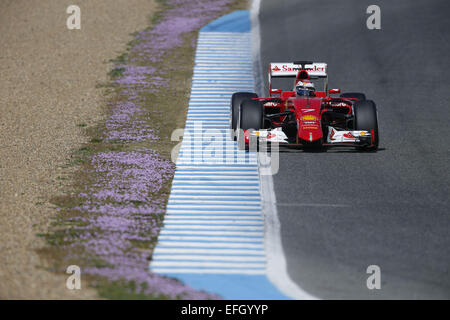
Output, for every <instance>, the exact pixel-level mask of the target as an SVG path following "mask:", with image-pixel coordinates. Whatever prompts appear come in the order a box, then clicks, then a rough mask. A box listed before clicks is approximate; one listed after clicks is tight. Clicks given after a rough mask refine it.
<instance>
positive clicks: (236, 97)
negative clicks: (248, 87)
mask: <svg viewBox="0 0 450 320" xmlns="http://www.w3.org/2000/svg"><path fill="white" fill-rule="evenodd" d="M253 98H258V95H257V94H256V93H253V92H236V93H233V95H232V96H231V126H230V127H231V136H232V138H233V139H234V140H236V129H237V124H238V123H237V121H238V116H239V107H240V106H241V103H242V102H243V101H245V100H250V99H253Z"/></svg>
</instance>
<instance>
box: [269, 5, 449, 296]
mask: <svg viewBox="0 0 450 320" xmlns="http://www.w3.org/2000/svg"><path fill="white" fill-rule="evenodd" d="M371 4H377V5H379V6H380V7H381V27H382V29H381V30H368V29H367V27H366V19H367V17H368V15H367V14H366V8H367V7H368V6H369V5H371ZM449 14H450V2H449V1H445V0H440V1H438V0H433V1H430V0H420V1H417V0H415V1H405V0H403V1H399V0H397V1H361V0H353V1H333V0H329V1H312V0H303V1H299V0H277V1H269V0H263V1H262V3H261V11H260V24H261V30H260V32H261V62H262V66H263V70H262V72H264V74H263V76H264V77H265V76H266V75H265V72H266V70H267V69H266V68H267V65H268V63H269V62H270V61H274V62H282V61H286V62H289V61H294V60H298V59H302V60H303V59H304V60H306V59H312V60H314V61H318V62H327V63H328V71H329V78H330V88H332V87H337V88H341V89H342V92H349V91H359V92H365V93H366V95H367V96H368V98H369V99H373V100H374V101H375V102H376V104H377V107H378V114H379V128H380V150H379V151H378V152H377V153H357V152H354V151H353V150H346V151H344V150H342V149H339V150H336V149H334V150H328V151H327V152H304V151H302V150H295V149H284V150H282V152H281V154H280V171H279V173H278V174H277V175H275V176H274V186H275V190H276V198H277V208H278V215H279V218H280V221H281V233H282V235H281V237H282V242H283V248H284V251H285V254H286V259H287V263H288V273H289V275H290V276H291V278H292V279H293V281H294V282H296V283H297V284H299V285H300V286H301V287H302V288H303V289H305V290H306V291H308V292H309V293H311V294H313V295H316V296H317V297H319V298H336V299H346V298H361V299H366V298H369V299H370V298H375V299H376V298H388V299H391V298H393V299H398V298H406V299H421V298H425V299H428V298H446V299H448V298H450V274H449V265H450V249H449V248H450V232H449V231H450V229H449V227H450V212H449V194H450V193H449V182H450V181H449V180H450V179H449V172H450V168H449V137H450V130H449V110H450V108H449V98H448V94H449V93H450V81H449V74H450V62H449V58H448V52H449V49H450V48H449V42H450V41H449V40H450V36H449V34H450V20H449V19H448V15H449ZM369 265H378V266H379V267H380V268H381V289H380V290H368V289H367V287H366V279H367V277H368V276H369V275H368V274H366V268H367V266H369Z"/></svg>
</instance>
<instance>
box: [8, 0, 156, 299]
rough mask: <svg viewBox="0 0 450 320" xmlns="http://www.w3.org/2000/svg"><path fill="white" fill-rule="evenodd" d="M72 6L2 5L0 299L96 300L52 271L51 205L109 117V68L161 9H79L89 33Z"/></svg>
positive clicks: (127, 5)
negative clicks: (74, 159)
mask: <svg viewBox="0 0 450 320" xmlns="http://www.w3.org/2000/svg"><path fill="white" fill-rule="evenodd" d="M72 2H73V1H65V0H59V1H55V0H45V1H44V0H39V1H29V0H3V1H1V2H0V34H1V35H2V36H1V37H0V47H1V48H2V50H1V52H0V74H1V75H2V76H1V77H0V111H1V112H0V153H1V156H0V193H1V206H0V298H9V299H18V298H25V299H64V298H67V299H73V298H84V299H86V298H93V297H96V293H95V292H94V291H91V290H87V289H83V290H74V291H70V290H67V289H66V287H65V281H66V278H65V277H64V276H61V275H56V274H54V273H50V272H48V271H46V270H45V267H46V266H48V265H49V264H48V262H46V261H43V260H42V258H41V257H39V256H38V255H37V254H36V252H35V250H36V249H39V248H42V247H43V246H44V244H45V241H44V240H43V239H40V238H38V237H36V233H39V232H46V231H47V228H48V225H49V223H50V221H51V220H50V217H52V216H54V215H55V213H56V210H55V209H54V207H52V206H51V205H50V204H49V203H48V199H50V198H51V197H52V196H54V195H55V194H58V193H60V192H61V190H63V189H64V187H65V185H67V184H69V182H70V181H69V180H67V170H66V169H67V168H66V169H62V168H61V167H60V165H61V164H63V163H66V162H67V158H69V155H70V154H71V151H72V150H73V148H74V147H76V146H77V145H78V146H81V144H82V143H85V142H86V139H87V137H86V136H85V135H84V127H89V126H91V125H93V124H94V123H96V122H97V121H99V120H101V119H102V118H103V109H102V106H104V103H105V98H104V96H103V95H102V92H103V91H102V90H98V89H97V88H96V86H97V85H98V84H99V83H104V82H106V81H107V80H108V76H107V73H108V72H109V71H110V70H111V68H112V64H111V63H109V62H108V61H109V60H110V59H111V58H113V57H115V56H117V55H118V54H119V53H120V52H123V51H124V50H125V45H126V43H127V42H129V41H130V40H131V39H132V38H133V37H132V36H130V33H132V32H135V31H137V30H142V29H143V28H145V27H146V26H147V25H148V24H149V21H150V20H149V19H150V17H149V15H150V14H151V13H152V12H153V10H154V9H155V3H154V1H152V0H115V1H114V4H113V5H112V3H111V1H108V0H96V1H88V0H79V1H77V5H78V6H80V8H81V30H72V31H71V30H68V29H67V28H66V19H67V17H68V15H67V14H66V8H67V7H68V6H69V5H71V4H73V3H72ZM69 161H71V159H69ZM75 164H76V163H75ZM62 172H64V174H62Z"/></svg>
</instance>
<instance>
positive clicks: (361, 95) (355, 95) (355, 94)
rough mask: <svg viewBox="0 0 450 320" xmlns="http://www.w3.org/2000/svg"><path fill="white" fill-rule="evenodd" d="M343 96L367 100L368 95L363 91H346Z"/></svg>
mask: <svg viewBox="0 0 450 320" xmlns="http://www.w3.org/2000/svg"><path fill="white" fill-rule="evenodd" d="M341 98H356V99H358V101H363V100H366V95H365V94H364V93H361V92H345V93H343V94H341Z"/></svg>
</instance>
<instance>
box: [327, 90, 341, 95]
mask: <svg viewBox="0 0 450 320" xmlns="http://www.w3.org/2000/svg"><path fill="white" fill-rule="evenodd" d="M328 93H329V94H333V93H341V89H329V90H328Z"/></svg>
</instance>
